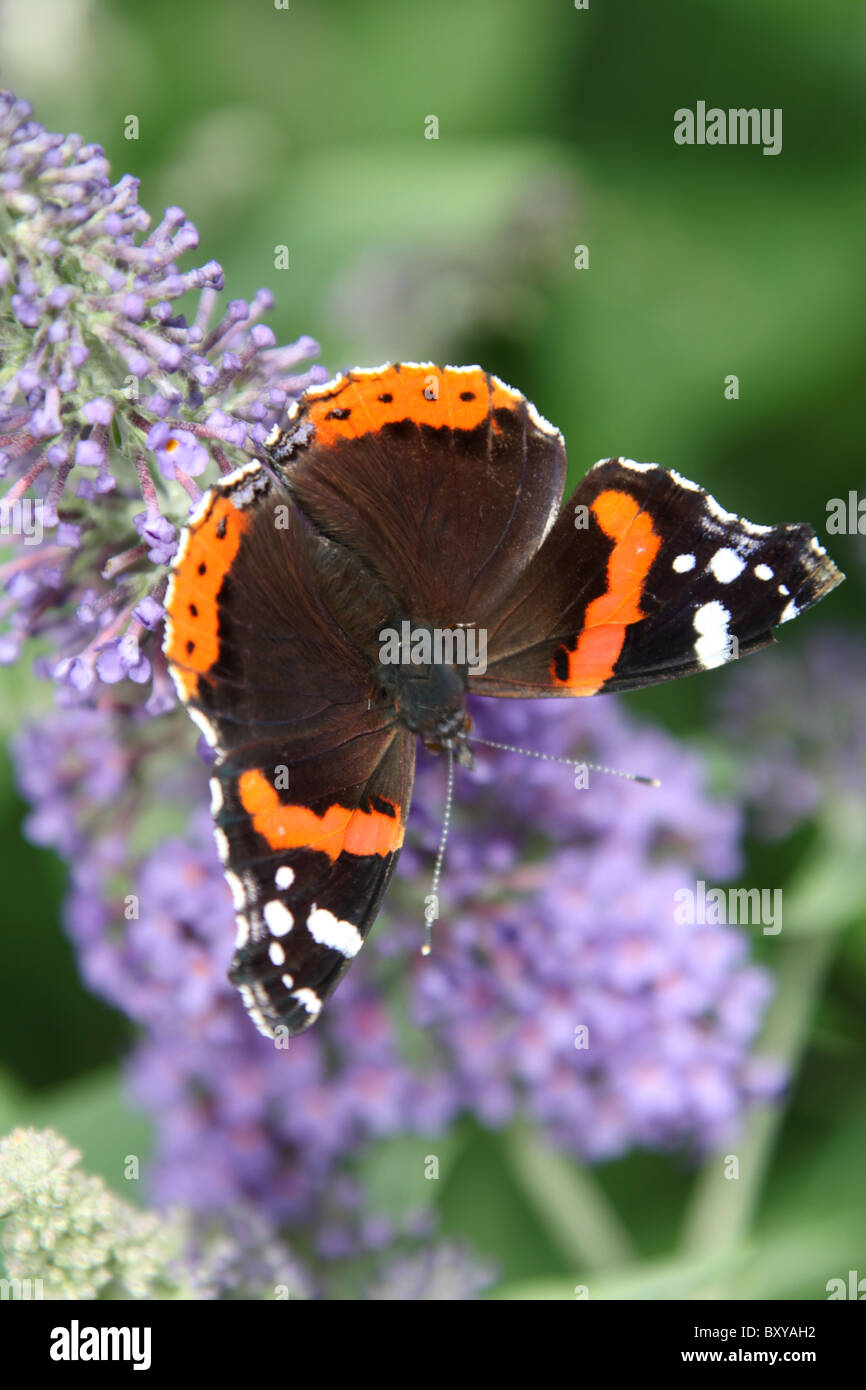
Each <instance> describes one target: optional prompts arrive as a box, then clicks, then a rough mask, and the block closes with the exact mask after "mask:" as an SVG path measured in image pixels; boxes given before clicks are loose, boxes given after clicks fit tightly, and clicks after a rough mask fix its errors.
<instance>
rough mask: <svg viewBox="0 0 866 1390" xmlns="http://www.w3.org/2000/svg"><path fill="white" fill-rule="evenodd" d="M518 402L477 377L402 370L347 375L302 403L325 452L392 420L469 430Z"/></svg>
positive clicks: (441, 371)
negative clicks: (327, 448) (496, 412)
mask: <svg viewBox="0 0 866 1390" xmlns="http://www.w3.org/2000/svg"><path fill="white" fill-rule="evenodd" d="M520 399H521V397H520V396H519V395H518V393H517V392H512V391H510V390H508V389H506V388H505V387H503V385H502V384H501V383H499V382H497V381H496V380H494V379H492V378H488V377H487V376H486V375H485V373H484V372H482V371H477V372H469V371H455V370H453V369H452V370H449V369H448V368H443V367H433V366H418V367H410V366H405V365H404V366H401V367H399V369H398V368H397V367H396V366H392V367H385V368H383V369H382V371H381V372H359V373H358V374H357V375H353V374H351V373H350V374H349V375H347V376H346V378H345V379H344V381H343V382H341V383H339V384H338V385H337V386H336V387H333V386H331V387H329V388H328V390H327V392H325V393H322V394H319V393H318V392H317V391H316V390H315V389H313V390H311V391H308V392H307V394H306V396H305V397H304V400H305V402H306V415H307V418H308V419H309V420H310V421H311V422H312V423H313V425H314V426H315V429H316V439H317V441H318V442H319V443H320V444H324V445H326V446H327V445H330V444H334V443H335V442H336V441H337V440H339V439H357V438H358V436H359V435H362V434H367V433H369V432H370V431H378V430H380V429H381V428H382V427H383V425H388V424H392V423H394V422H395V421H397V420H411V421H412V422H413V424H416V425H433V426H441V425H445V426H450V427H453V428H454V429H462V430H471V429H474V428H475V426H476V425H480V424H481V422H482V421H483V420H486V419H487V417H488V415H490V414H492V412H493V411H494V410H498V409H499V408H501V407H504V408H505V409H506V410H514V409H516V407H517V405H518V403H519V401H520ZM494 428H495V426H494Z"/></svg>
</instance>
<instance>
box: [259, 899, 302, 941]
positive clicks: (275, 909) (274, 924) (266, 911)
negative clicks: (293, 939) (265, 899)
mask: <svg viewBox="0 0 866 1390" xmlns="http://www.w3.org/2000/svg"><path fill="white" fill-rule="evenodd" d="M262 915H263V917H264V919H265V921H266V922H267V924H268V927H269V928H270V930H271V932H272V933H273V934H274V936H285V935H286V934H287V933H288V932H290V931H291V930H292V927H293V926H294V925H295V919H294V917H293V916H292V914H291V912H290V911H289V909H288V908H287V907H286V905H285V903H281V902H280V900H279V898H272V899H271V901H270V902H269V903H265V905H264V908H263V909H262Z"/></svg>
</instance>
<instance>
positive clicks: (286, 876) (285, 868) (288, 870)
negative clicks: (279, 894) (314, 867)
mask: <svg viewBox="0 0 866 1390" xmlns="http://www.w3.org/2000/svg"><path fill="white" fill-rule="evenodd" d="M294 881H295V871H294V869H293V868H292V867H291V866H290V865H289V864H281V865H280V867H279V868H278V869H277V872H276V873H275V874H274V883H275V884H276V886H277V887H278V888H291V886H292V884H293V883H294Z"/></svg>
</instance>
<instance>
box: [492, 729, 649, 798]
mask: <svg viewBox="0 0 866 1390" xmlns="http://www.w3.org/2000/svg"><path fill="white" fill-rule="evenodd" d="M467 738H468V739H469V742H470V743H481V744H483V745H484V747H485V748H500V749H501V750H502V751H503V753H522V754H523V756H524V757H525V758H540V759H541V761H542V762H545V763H562V764H563V765H564V766H565V767H574V766H575V765H576V764H577V763H579V762H580V759H578V758H558V757H556V756H555V754H553V753H538V752H536V750H535V749H534V748H516V747H515V745H514V744H513V743H497V742H496V740H495V739H492V738H477V737H476V735H475V734H467ZM581 765H582V766H583V767H589V768H592V770H593V772H604V773H606V774H607V776H608V777H622V778H624V779H625V781H626V782H640V783H641V785H642V786H644V787H660V786H661V782H660V781H659V780H658V778H657V777H641V776H640V774H639V773H637V772H620V771H619V769H618V768H615V767H602V765H601V764H600V763H582V764H581Z"/></svg>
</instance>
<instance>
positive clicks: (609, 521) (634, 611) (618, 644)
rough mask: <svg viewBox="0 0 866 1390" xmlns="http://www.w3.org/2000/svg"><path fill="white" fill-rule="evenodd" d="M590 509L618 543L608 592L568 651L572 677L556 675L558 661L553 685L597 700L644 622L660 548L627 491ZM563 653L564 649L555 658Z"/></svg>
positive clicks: (604, 496)
mask: <svg viewBox="0 0 866 1390" xmlns="http://www.w3.org/2000/svg"><path fill="white" fill-rule="evenodd" d="M592 510H593V512H594V513H595V516H596V520H597V521H598V524H599V525H600V527H601V529H602V530H603V531H604V533H605V535H606V536H608V537H609V539H610V540H612V541H613V543H614V546H613V550H612V551H611V553H610V557H609V559H608V562H607V589H606V590H605V592H604V593H603V594H600V595H599V597H598V598H596V599H593V601H592V603H590V604H588V605H587V610H586V619H585V623H584V628H583V631H582V632H581V634H580V636H579V638H578V641H577V647H576V648H575V650H574V651H568V675H567V676H565V678H562V677H560V676H558V675H557V658H556V657H554V660H553V665H552V671H553V679H554V681H555V683H556V684H557V685H559V686H566V687H567V688H568V689H569V690H570V691H572V692H573V693H574V694H575V695H594V694H595V693H596V691H598V690H600V689H601V687H602V686H603V685H604V683H605V681H608V680H610V678H611V676H612V675H613V672H614V667H615V666H616V663H617V661H618V660H619V656H620V653H621V651H622V648H623V643H624V642H625V630H626V628H627V627H628V625H629V623H637V622H640V620H641V618H644V617H646V614H645V613H644V611H643V609H642V608H641V606H640V599H641V595H642V593H643V589H644V585H645V583H646V577H647V575H648V574H649V571H650V567H651V565H652V563H653V561H654V560H655V558H656V555H657V554H658V551H659V547H660V545H661V543H662V542H661V536H659V535H657V534H656V532H655V531H654V530H653V525H652V521H651V519H650V517H649V516H648V515H647V513H646V512H642V511H641V509H640V506H639V504H638V503H637V502H636V501H635V499H634V498H633V497H632V496H631V494H630V493H628V492H617V491H616V490H614V489H610V490H609V491H607V492H600V493H599V494H598V497H596V499H595V501H594V502H593V504H592ZM564 650H567V649H563V648H562V647H560V648H559V649H558V653H557V655H561V654H562V652H563V651H564Z"/></svg>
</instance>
